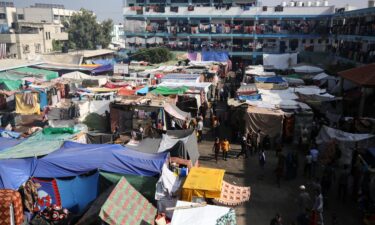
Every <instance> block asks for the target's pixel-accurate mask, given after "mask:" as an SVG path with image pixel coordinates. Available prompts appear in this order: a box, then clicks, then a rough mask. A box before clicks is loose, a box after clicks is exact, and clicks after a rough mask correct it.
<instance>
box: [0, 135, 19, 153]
mask: <svg viewBox="0 0 375 225" xmlns="http://www.w3.org/2000/svg"><path fill="white" fill-rule="evenodd" d="M22 141H23V140H18V139H13V138H4V137H0V152H1V151H3V150H5V149H7V148H10V147H13V146H15V145H18V144H19V143H21V142H22Z"/></svg>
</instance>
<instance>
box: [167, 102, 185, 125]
mask: <svg viewBox="0 0 375 225" xmlns="http://www.w3.org/2000/svg"><path fill="white" fill-rule="evenodd" d="M164 111H166V112H167V113H169V114H170V115H171V116H173V117H174V118H177V119H179V120H182V121H185V120H186V118H190V117H191V115H190V113H188V112H184V111H182V110H180V109H179V108H178V107H177V106H175V105H174V106H173V105H171V104H169V103H168V104H165V105H164Z"/></svg>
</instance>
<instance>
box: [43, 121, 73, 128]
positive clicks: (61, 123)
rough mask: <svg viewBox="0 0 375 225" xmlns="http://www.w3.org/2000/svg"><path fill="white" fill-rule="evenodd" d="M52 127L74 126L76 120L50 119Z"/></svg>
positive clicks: (49, 122)
mask: <svg viewBox="0 0 375 225" xmlns="http://www.w3.org/2000/svg"><path fill="white" fill-rule="evenodd" d="M48 124H49V126H50V127H74V125H75V121H74V120H48Z"/></svg>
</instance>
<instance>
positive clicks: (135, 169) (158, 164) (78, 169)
mask: <svg viewBox="0 0 375 225" xmlns="http://www.w3.org/2000/svg"><path fill="white" fill-rule="evenodd" d="M166 157H167V153H160V154H146V153H141V152H137V151H133V150H130V149H128V148H124V147H122V146H121V145H113V144H79V143H75V142H65V143H64V145H63V146H62V147H61V148H60V149H59V150H57V151H55V152H53V153H51V154H49V155H47V156H45V157H43V158H41V159H39V160H38V165H37V167H36V169H35V172H34V174H33V175H34V176H35V177H69V176H77V175H80V174H84V173H87V172H90V171H93V170H98V169H99V170H102V171H107V172H113V173H121V174H133V175H141V176H154V175H157V174H159V173H160V172H161V168H162V166H163V164H164V162H165V160H166Z"/></svg>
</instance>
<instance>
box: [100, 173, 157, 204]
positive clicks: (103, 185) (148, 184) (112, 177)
mask: <svg viewBox="0 0 375 225" xmlns="http://www.w3.org/2000/svg"><path fill="white" fill-rule="evenodd" d="M99 174H100V177H99V179H100V190H101V191H104V190H106V189H107V188H110V187H111V186H113V185H116V184H117V183H118V182H119V181H120V180H121V178H122V177H125V178H126V180H127V181H128V182H129V183H130V184H131V185H132V186H133V187H134V188H135V189H136V190H137V191H138V192H139V193H141V194H142V195H143V196H144V197H145V198H146V199H147V200H148V201H150V202H155V191H156V182H157V181H158V179H157V178H155V177H150V176H137V175H130V174H119V173H107V172H100V173H99Z"/></svg>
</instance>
